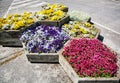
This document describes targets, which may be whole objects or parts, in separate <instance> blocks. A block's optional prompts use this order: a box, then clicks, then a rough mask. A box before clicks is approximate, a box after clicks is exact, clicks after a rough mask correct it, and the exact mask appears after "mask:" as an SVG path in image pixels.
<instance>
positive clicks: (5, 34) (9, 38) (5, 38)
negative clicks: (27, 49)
mask: <svg viewBox="0 0 120 83" xmlns="http://www.w3.org/2000/svg"><path fill="white" fill-rule="evenodd" d="M37 24H38V23H33V24H31V25H30V26H28V27H24V28H21V29H19V30H0V45H3V46H4V47H22V43H21V41H20V40H19V38H20V35H21V33H22V32H23V31H24V30H25V29H27V28H31V27H34V26H36V25H37Z"/></svg>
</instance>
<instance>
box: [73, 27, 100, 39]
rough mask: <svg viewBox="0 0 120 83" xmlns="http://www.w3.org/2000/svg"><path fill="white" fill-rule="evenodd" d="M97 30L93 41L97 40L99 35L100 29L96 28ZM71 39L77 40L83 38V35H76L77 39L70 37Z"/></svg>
mask: <svg viewBox="0 0 120 83" xmlns="http://www.w3.org/2000/svg"><path fill="white" fill-rule="evenodd" d="M96 29H97V31H98V32H97V34H96V35H95V37H94V38H95V39H98V37H99V35H100V32H101V30H100V29H98V28H96ZM71 38H76V39H78V38H83V35H77V37H71Z"/></svg>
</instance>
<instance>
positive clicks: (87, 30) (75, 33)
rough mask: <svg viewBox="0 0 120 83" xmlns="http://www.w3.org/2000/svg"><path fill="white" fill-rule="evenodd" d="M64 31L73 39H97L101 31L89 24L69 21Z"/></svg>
mask: <svg viewBox="0 0 120 83" xmlns="http://www.w3.org/2000/svg"><path fill="white" fill-rule="evenodd" d="M62 29H63V30H64V31H65V32H66V33H67V34H69V36H71V37H72V38H83V37H85V38H97V37H98V35H99V34H100V30H99V29H98V28H96V27H95V26H94V24H90V23H89V22H79V21H69V23H68V24H64V25H63V26H62Z"/></svg>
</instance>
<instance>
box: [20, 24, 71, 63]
mask: <svg viewBox="0 0 120 83" xmlns="http://www.w3.org/2000/svg"><path fill="white" fill-rule="evenodd" d="M68 39H69V36H68V35H67V34H66V33H65V32H64V31H62V30H61V28H58V27H55V26H46V25H41V26H39V24H38V25H37V26H34V27H32V28H29V29H27V30H26V31H25V32H24V33H23V35H22V36H21V38H20V40H21V41H22V42H23V43H24V45H25V47H26V50H27V51H28V53H29V54H30V55H31V54H32V53H33V57H36V56H35V55H34V54H35V53H36V55H39V56H38V57H44V59H45V60H46V61H47V62H48V60H49V59H48V58H46V57H45V56H41V55H42V54H41V53H45V54H46V55H47V56H48V57H49V53H55V54H54V55H57V56H58V54H57V51H59V50H60V49H61V48H62V47H63V45H64V44H65V42H66V41H67V40H68ZM29 54H27V55H28V56H29ZM53 58H54V56H53ZM45 60H44V62H45ZM34 61H35V60H34ZM37 62H38V61H37ZM39 62H43V61H42V59H40V60H39Z"/></svg>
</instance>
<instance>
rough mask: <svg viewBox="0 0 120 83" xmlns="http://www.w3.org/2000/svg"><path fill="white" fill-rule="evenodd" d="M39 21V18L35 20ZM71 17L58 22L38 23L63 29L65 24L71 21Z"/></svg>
mask: <svg viewBox="0 0 120 83" xmlns="http://www.w3.org/2000/svg"><path fill="white" fill-rule="evenodd" d="M35 19H36V21H37V18H35ZM69 19H70V17H69V16H68V15H67V16H65V17H64V18H62V19H61V20H58V21H49V20H40V21H38V22H39V24H40V25H48V26H57V27H61V26H62V25H63V24H65V23H67V22H68V21H69Z"/></svg>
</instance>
